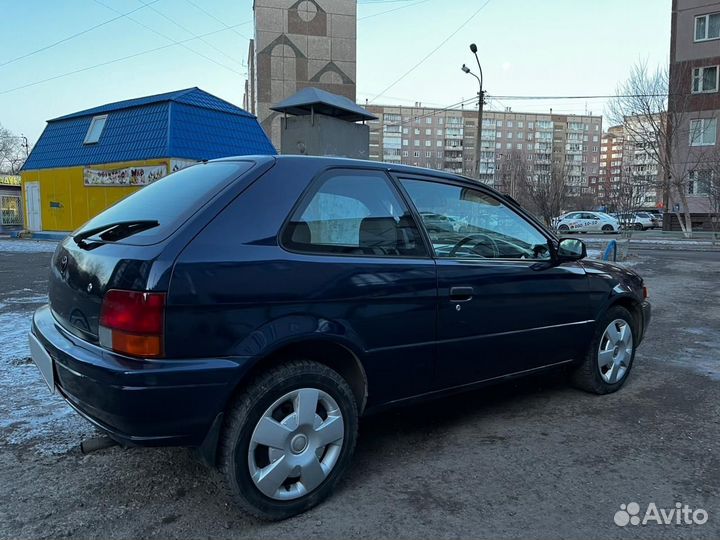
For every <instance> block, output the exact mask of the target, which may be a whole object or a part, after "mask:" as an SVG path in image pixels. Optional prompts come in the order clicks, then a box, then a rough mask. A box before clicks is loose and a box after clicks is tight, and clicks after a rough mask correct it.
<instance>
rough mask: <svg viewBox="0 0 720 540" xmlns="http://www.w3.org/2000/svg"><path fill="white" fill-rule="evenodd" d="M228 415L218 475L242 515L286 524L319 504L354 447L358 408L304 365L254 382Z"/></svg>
mask: <svg viewBox="0 0 720 540" xmlns="http://www.w3.org/2000/svg"><path fill="white" fill-rule="evenodd" d="M227 415H228V416H227V420H226V422H225V426H224V428H223V434H222V439H221V444H220V451H219V458H220V460H219V461H220V470H221V472H222V474H223V476H224V480H225V483H226V485H227V487H228V488H229V490H230V492H231V493H232V494H233V495H234V496H235V498H236V500H237V501H238V503H239V504H240V506H241V507H242V509H243V510H245V511H246V512H248V513H249V514H252V515H254V516H257V517H260V518H262V519H268V520H279V519H285V518H288V517H290V516H293V515H295V514H298V513H300V512H304V511H305V510H308V509H310V508H312V507H313V506H315V505H317V504H318V503H320V502H321V501H322V500H323V499H325V498H326V497H327V496H328V495H329V494H330V493H331V491H332V489H333V488H334V487H335V485H336V484H337V482H338V481H339V479H340V477H341V476H342V474H343V473H344V472H345V470H346V469H347V467H348V465H349V463H350V459H351V457H352V453H353V450H354V448H355V442H356V440H357V426H358V412H357V405H356V403H355V399H354V397H353V394H352V391H351V389H350V387H349V386H348V384H347V382H346V381H345V380H344V379H343V378H342V377H341V376H340V375H339V374H338V373H336V372H335V371H333V370H332V369H330V368H328V367H327V366H325V365H323V364H319V363H316V362H311V361H306V360H298V361H292V362H288V363H287V364H282V365H280V366H277V367H275V368H273V369H271V370H269V371H267V372H265V373H263V374H261V375H260V376H258V377H257V378H256V379H255V380H254V381H253V382H252V383H250V385H249V386H248V387H247V388H246V389H245V390H244V391H243V392H242V394H240V395H239V396H238V398H237V399H236V401H235V402H234V403H233V405H231V407H230V410H229V411H228V413H227Z"/></svg>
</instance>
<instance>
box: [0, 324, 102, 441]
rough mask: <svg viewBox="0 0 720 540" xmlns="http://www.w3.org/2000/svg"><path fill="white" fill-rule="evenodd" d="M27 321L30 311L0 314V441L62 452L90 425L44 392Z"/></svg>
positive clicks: (84, 435) (91, 430)
mask: <svg viewBox="0 0 720 540" xmlns="http://www.w3.org/2000/svg"><path fill="white" fill-rule="evenodd" d="M31 320H32V314H30V313H17V312H10V313H0V336H1V337H0V388H2V392H3V395H4V398H3V400H2V402H1V403H0V443H1V444H10V445H27V446H31V447H34V448H35V449H36V451H37V452H38V453H40V454H44V455H53V454H64V453H67V452H69V451H70V450H72V449H73V448H75V447H77V445H78V444H79V443H80V442H81V441H82V440H83V439H85V438H87V437H90V436H92V434H93V433H94V431H95V429H94V427H93V426H92V425H91V424H90V423H89V422H87V421H86V420H85V419H83V418H82V417H81V416H80V415H78V414H77V413H76V412H75V411H73V410H72V409H71V408H70V406H69V405H68V404H67V403H65V401H64V400H63V399H61V398H60V397H59V396H58V395H57V394H51V393H50V390H49V389H48V387H47V385H46V384H45V381H44V380H43V379H42V378H41V376H40V372H39V371H38V369H37V367H36V366H35V364H34V363H33V362H32V361H31V360H30V346H29V344H28V337H27V335H28V332H29V331H30V324H31Z"/></svg>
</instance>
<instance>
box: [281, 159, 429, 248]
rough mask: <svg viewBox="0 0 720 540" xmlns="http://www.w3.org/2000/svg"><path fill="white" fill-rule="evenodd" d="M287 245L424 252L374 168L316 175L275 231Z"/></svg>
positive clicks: (403, 209)
mask: <svg viewBox="0 0 720 540" xmlns="http://www.w3.org/2000/svg"><path fill="white" fill-rule="evenodd" d="M281 238H282V243H283V245H284V246H285V247H286V248H288V249H291V250H293V251H305V252H311V253H327V254H346V255H368V256H396V257H403V256H405V257H420V256H425V255H427V253H426V250H425V246H424V244H423V242H422V239H421V236H420V233H419V232H418V229H417V226H416V225H415V222H414V221H413V218H412V215H411V214H410V212H409V211H408V209H407V207H406V206H405V205H404V204H403V202H402V200H401V199H400V197H399V196H398V194H397V193H396V192H395V189H394V187H393V186H392V184H391V183H390V180H389V179H388V177H387V176H386V175H385V174H384V173H382V172H379V171H351V170H335V171H330V172H329V173H326V174H325V175H324V176H322V177H321V178H320V179H319V180H317V181H316V182H315V183H314V184H313V186H312V187H311V189H310V192H309V193H308V194H306V195H305V196H304V197H303V200H302V202H301V204H300V206H299V207H298V208H297V209H296V210H295V212H294V213H293V215H292V217H291V218H290V221H289V222H288V223H287V225H286V226H285V229H284V230H283V232H282V235H281Z"/></svg>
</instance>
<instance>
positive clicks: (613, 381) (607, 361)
mask: <svg viewBox="0 0 720 540" xmlns="http://www.w3.org/2000/svg"><path fill="white" fill-rule="evenodd" d="M635 343H636V340H635V321H634V320H633V317H632V315H631V314H630V312H629V311H628V310H627V309H625V308H623V307H621V306H614V307H612V308H610V309H609V310H608V311H607V313H605V315H604V316H603V317H602V318H601V319H600V320H599V321H598V325H597V328H596V330H595V335H594V337H593V340H592V343H591V344H590V347H589V349H588V351H587V353H586V355H585V358H584V359H583V362H582V364H580V365H579V366H578V367H577V369H576V370H575V372H574V373H573V383H574V384H575V386H577V387H578V388H580V389H582V390H585V391H587V392H592V393H594V394H609V393H611V392H616V391H617V390H619V389H620V388H621V387H622V385H623V384H625V381H626V380H627V377H628V375H629V374H630V369H631V368H632V364H633V360H634V359H635Z"/></svg>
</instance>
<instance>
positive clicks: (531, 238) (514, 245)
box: [401, 179, 550, 260]
mask: <svg viewBox="0 0 720 540" xmlns="http://www.w3.org/2000/svg"><path fill="white" fill-rule="evenodd" d="M401 183H402V185H403V187H404V188H405V190H406V191H407V192H408V194H409V195H410V198H411V199H412V201H413V204H414V205H415V207H416V208H417V210H418V212H419V213H420V216H421V217H422V220H423V225H424V226H425V229H426V230H427V232H428V236H429V237H430V240H431V242H432V244H433V248H434V249H435V254H436V255H437V256H438V257H454V258H472V259H534V260H537V259H549V258H550V250H549V246H548V241H547V238H545V236H544V235H543V234H542V233H541V232H540V231H539V230H538V229H536V228H535V227H534V226H533V225H531V224H530V223H529V222H528V221H526V220H525V219H524V218H523V217H521V216H520V215H518V214H516V213H515V211H513V210H512V209H510V208H508V207H507V206H505V205H504V204H503V203H502V202H500V201H499V200H498V199H496V198H495V197H492V196H490V195H488V194H485V193H483V192H481V191H476V190H474V189H469V188H464V187H460V186H453V185H449V184H441V183H437V182H430V181H424V180H411V179H401Z"/></svg>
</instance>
